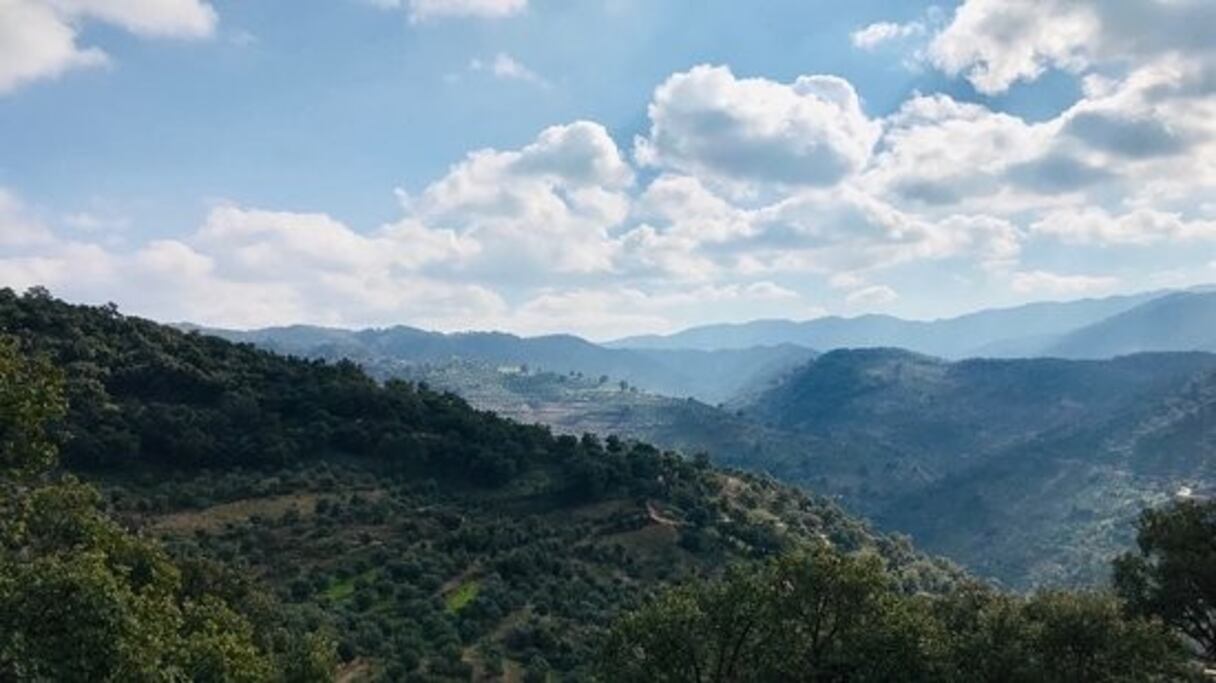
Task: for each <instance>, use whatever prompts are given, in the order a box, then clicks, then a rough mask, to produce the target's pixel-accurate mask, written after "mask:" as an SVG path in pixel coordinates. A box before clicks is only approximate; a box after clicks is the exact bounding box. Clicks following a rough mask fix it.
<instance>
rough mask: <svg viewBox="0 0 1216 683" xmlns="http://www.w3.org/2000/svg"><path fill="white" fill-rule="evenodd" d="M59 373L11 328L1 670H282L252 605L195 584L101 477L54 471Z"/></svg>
mask: <svg viewBox="0 0 1216 683" xmlns="http://www.w3.org/2000/svg"><path fill="white" fill-rule="evenodd" d="M60 382H61V380H60V379H59V377H58V376H57V374H56V373H55V372H53V371H52V370H51V369H50V367H49V366H48V364H47V363H46V362H45V361H44V360H41V359H39V360H30V359H28V358H26V357H25V356H24V355H23V354H22V353H21V352H20V351H19V349H18V345H17V342H16V341H14V340H12V339H0V434H4V435H5V438H4V439H3V440H0V459H2V461H3V462H4V464H5V466H6V475H5V476H3V477H2V478H0V494H2V495H0V520H2V523H0V679H4V680H63V681H157V680H182V679H188V680H193V681H268V680H275V679H276V678H277V676H276V670H275V661H274V659H273V654H272V653H270V652H268V651H267V650H266V649H265V648H264V647H262V646H260V645H259V643H258V638H257V635H258V634H257V633H255V627H254V624H253V623H251V621H250V620H249V619H248V618H247V617H246V616H245V615H243V614H241V613H239V612H237V611H235V610H234V609H232V608H231V607H230V606H228V605H227V604H226V603H225V602H224V601H223V600H221V599H220V598H218V597H217V596H215V595H209V594H206V593H202V592H198V591H194V590H191V589H190V587H189V586H187V585H186V584H185V583H184V582H183V574H182V571H181V570H180V569H179V568H178V567H177V566H176V565H175V564H174V563H173V562H172V561H171V560H170V558H169V556H168V555H167V554H166V553H165V552H164V550H163V549H162V548H161V547H160V546H158V545H157V544H155V543H152V542H149V541H147V540H144V539H142V538H140V537H138V536H136V535H133V534H131V533H129V532H127V531H125V530H124V529H123V528H121V527H120V526H119V525H118V524H117V523H116V522H115V521H114V520H112V519H111V518H110V517H108V516H107V515H106V514H105V513H104V512H103V511H102V510H101V508H100V502H101V500H100V496H99V494H98V492H97V491H96V490H95V489H94V488H93V487H91V486H88V485H85V484H82V483H80V482H79V481H77V480H76V479H74V478H72V477H70V476H69V477H63V478H55V477H53V476H51V475H50V474H49V473H48V468H49V467H50V466H51V465H52V463H53V460H54V456H55V448H54V446H53V444H52V443H51V442H50V441H49V440H48V439H47V436H46V431H45V424H46V422H47V421H49V420H53V419H57V418H59V417H60V416H61V415H62V414H63V411H64V405H63V402H62V399H61V398H60V397H61V389H60ZM322 671H325V670H324V669H322ZM286 680H296V679H286ZM298 680H304V678H300V679H298Z"/></svg>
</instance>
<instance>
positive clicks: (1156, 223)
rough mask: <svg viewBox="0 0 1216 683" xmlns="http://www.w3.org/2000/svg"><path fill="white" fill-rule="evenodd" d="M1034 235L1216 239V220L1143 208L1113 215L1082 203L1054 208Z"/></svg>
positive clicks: (1084, 239) (1118, 240)
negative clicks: (1192, 218)
mask: <svg viewBox="0 0 1216 683" xmlns="http://www.w3.org/2000/svg"><path fill="white" fill-rule="evenodd" d="M1030 231H1031V233H1032V234H1035V235H1043V236H1049V237H1055V238H1058V239H1059V240H1061V241H1063V242H1066V243H1070V244H1104V245H1109V244H1132V245H1135V244H1152V243H1156V242H1163V241H1171V242H1182V241H1195V240H1216V220H1204V219H1194V220H1187V219H1185V218H1184V217H1183V216H1182V215H1180V214H1178V213H1172V212H1166V211H1159V210H1155V209H1148V208H1140V209H1134V210H1132V211H1129V212H1127V213H1124V214H1121V215H1118V216H1113V215H1111V214H1110V213H1108V212H1107V211H1106V210H1105V209H1101V208H1098V207H1083V208H1072V209H1062V210H1059V211H1053V212H1051V213H1049V214H1047V215H1045V216H1043V217H1042V218H1041V219H1039V220H1038V221H1036V222H1035V223H1033V224H1032V225H1031V226H1030Z"/></svg>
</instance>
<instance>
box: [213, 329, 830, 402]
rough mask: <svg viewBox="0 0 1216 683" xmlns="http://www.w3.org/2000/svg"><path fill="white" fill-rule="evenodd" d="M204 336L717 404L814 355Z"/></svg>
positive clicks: (336, 334) (489, 337) (458, 337)
mask: <svg viewBox="0 0 1216 683" xmlns="http://www.w3.org/2000/svg"><path fill="white" fill-rule="evenodd" d="M205 331H206V332H207V333H208V334H215V335H217V336H220V337H223V338H225V339H228V340H230V341H238V342H249V343H253V344H257V345H258V346H261V347H263V348H266V349H270V350H271V351H275V352H278V353H284V354H291V355H296V356H306V357H310V358H322V359H326V360H341V359H349V360H354V361H356V362H358V363H359V364H361V365H369V366H371V365H378V366H381V367H382V368H384V369H386V370H387V369H391V368H393V367H399V368H406V369H408V368H410V367H412V366H418V365H443V364H447V363H450V362H452V361H462V362H470V363H477V364H482V365H486V366H489V367H500V366H505V367H514V368H519V367H522V368H528V369H531V370H542V369H546V370H550V371H558V372H561V373H566V372H571V371H573V372H578V373H582V374H584V375H587V376H589V377H600V376H607V377H611V378H612V381H613V382H617V381H624V382H627V383H628V384H630V385H634V386H638V387H640V388H642V389H645V390H648V391H654V392H658V393H661V394H666V395H668V396H678V397H681V398H683V397H687V396H692V397H696V398H698V399H700V400H702V401H708V402H711V403H716V402H719V401H725V400H727V399H728V398H731V397H734V396H737V395H738V394H740V393H743V392H746V391H747V390H748V389H749V388H751V387H752V386H753V385H754V384H755V383H757V382H764V381H765V380H767V379H769V378H771V377H775V376H778V375H780V374H781V373H783V372H785V371H787V370H790V369H792V368H794V367H796V366H798V365H801V364H802V363H804V362H806V361H807V360H809V359H810V358H811V357H813V356H814V353H813V352H811V351H810V350H808V349H806V348H803V347H801V346H795V345H791V344H775V345H771V346H756V347H753V348H747V349H729V350H722V351H698V350H692V351H689V350H635V349H609V348H605V347H602V346H598V345H596V344H592V343H591V342H588V341H586V340H584V339H580V338H578V337H574V336H571V335H550V336H544V337H517V336H515V335H511V334H503V333H500V332H466V333H460V334H441V333H438V332H428V331H425V330H419V329H416V328H412V327H404V326H398V327H391V328H386V329H367V330H341V329H331V328H323V327H310V326H305V325H299V326H295V327H277V328H268V329H263V330H252V331H248V332H241V331H235V330H205Z"/></svg>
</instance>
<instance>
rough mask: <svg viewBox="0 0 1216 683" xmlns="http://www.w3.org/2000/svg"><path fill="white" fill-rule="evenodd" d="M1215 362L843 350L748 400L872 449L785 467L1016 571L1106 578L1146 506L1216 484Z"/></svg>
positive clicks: (976, 558) (1007, 575) (1203, 357)
mask: <svg viewBox="0 0 1216 683" xmlns="http://www.w3.org/2000/svg"><path fill="white" fill-rule="evenodd" d="M1214 371H1216V356H1212V355H1208V354H1200V353H1187V354H1142V355H1136V356H1129V357H1124V358H1119V359H1115V360H1111V361H1067V360H1057V359H1032V360H972V361H963V362H957V363H949V362H946V361H941V360H937V359H934V358H929V357H925V356H919V355H916V354H911V353H908V352H904V351H897V350H882V349H874V350H864V351H838V352H832V353H829V354H825V355H824V356H822V357H821V358H819V359H818V360H817V361H815V362H813V363H811V364H810V365H808V366H807V367H806V368H804V369H803V370H802V371H801V372H798V373H796V374H794V375H793V376H792V377H791V378H790V379H789V380H788V381H787V382H785V383H783V384H782V385H780V386H778V387H776V388H774V389H773V390H771V391H770V392H768V393H766V394H764V395H762V396H761V397H759V398H758V399H757V400H756V401H755V402H754V403H753V404H752V405H751V406H749V407H748V408H747V412H748V413H749V414H750V415H752V416H753V417H754V418H756V419H759V420H762V421H766V422H768V423H771V424H772V425H774V426H776V427H778V428H782V429H788V430H794V431H797V432H799V433H803V434H807V435H812V436H816V437H818V438H822V439H830V440H833V441H843V442H849V443H853V444H855V445H857V446H858V447H859V448H858V449H856V450H855V451H854V453H853V458H851V459H849V460H847V461H845V460H840V459H832V458H828V459H823V458H820V459H816V461H814V462H813V463H810V464H808V466H807V467H806V468H805V470H804V471H803V472H801V473H799V472H790V471H788V470H782V469H779V468H772V471H773V473H774V474H776V475H777V476H779V477H784V478H786V479H788V480H791V481H800V482H804V483H813V484H814V485H816V486H817V487H818V489H819V490H823V491H831V492H836V493H839V494H841V495H842V496H844V498H845V501H846V502H847V504H848V505H849V506H851V507H852V508H854V509H856V510H859V511H862V512H864V513H867V514H869V515H872V516H874V517H875V518H876V519H877V520H879V521H880V522H881V523H882V524H883V525H885V526H886V527H888V528H891V529H897V530H900V531H905V532H908V533H911V534H912V535H913V537H914V539H915V540H916V541H917V542H918V543H919V544H921V545H923V546H924V547H926V548H929V549H931V550H933V551H935V552H940V553H942V554H945V555H947V556H949V557H952V558H954V559H956V560H959V561H960V562H963V563H964V564H965V565H967V566H969V567H971V568H973V569H975V570H976V571H978V572H981V573H986V574H989V575H992V576H996V577H999V578H1001V579H1003V580H1005V581H1007V582H1009V583H1013V584H1016V585H1032V584H1038V583H1059V582H1070V581H1087V580H1088V581H1092V580H1094V579H1095V578H1097V575H1098V573H1099V572H1101V571H1104V565H1105V562H1106V560H1107V559H1108V556H1109V555H1110V554H1111V553H1112V552H1114V551H1116V550H1118V549H1119V547H1120V546H1122V545H1125V544H1126V543H1128V542H1129V541H1130V534H1131V527H1130V521H1131V520H1132V519H1133V518H1134V516H1135V515H1136V514H1137V513H1138V511H1139V510H1140V508H1141V507H1142V506H1143V505H1145V504H1147V503H1157V502H1160V501H1162V500H1164V499H1165V498H1167V497H1168V496H1170V495H1172V494H1173V493H1174V492H1175V491H1176V490H1177V489H1178V488H1179V487H1180V486H1183V485H1197V484H1198V485H1203V484H1209V483H1212V482H1214V481H1216V479H1214V477H1216V467H1214V463H1213V461H1212V458H1211V457H1210V456H1211V454H1212V453H1213V449H1212V441H1213V438H1214V435H1216V422H1208V415H1209V412H1210V410H1211V408H1210V405H1211V404H1210V402H1209V397H1210V396H1211V393H1212V392H1213V391H1214V389H1212V388H1211V384H1212V382H1213V381H1216V379H1213V374H1212V373H1213V372H1214ZM867 443H868V444H870V447H869V448H861V447H860V446H861V445H863V444H867Z"/></svg>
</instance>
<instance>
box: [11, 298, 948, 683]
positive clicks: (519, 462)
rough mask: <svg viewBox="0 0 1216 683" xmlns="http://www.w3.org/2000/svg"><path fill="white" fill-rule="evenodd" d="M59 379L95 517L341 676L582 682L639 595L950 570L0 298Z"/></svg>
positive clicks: (930, 580)
mask: <svg viewBox="0 0 1216 683" xmlns="http://www.w3.org/2000/svg"><path fill="white" fill-rule="evenodd" d="M0 332H2V333H5V334H12V335H15V336H17V337H18V338H19V339H20V340H21V341H22V343H23V345H24V346H25V348H26V350H27V351H28V352H31V353H36V354H44V355H46V356H47V357H49V358H50V359H51V360H52V361H53V362H54V363H55V364H56V365H58V366H59V367H60V368H62V370H63V371H64V373H65V374H66V378H67V393H68V400H69V412H68V415H67V417H66V419H65V421H64V422H63V424H62V425H60V426H59V429H58V432H59V434H60V435H61V437H62V439H61V440H62V442H63V443H62V453H63V457H64V460H65V462H66V463H67V464H68V466H69V467H70V468H72V469H75V470H76V471H78V472H81V473H83V474H85V475H86V476H88V477H89V478H92V479H94V480H97V481H99V482H101V483H102V484H103V485H104V486H105V487H106V490H107V494H108V499H109V501H110V503H111V505H112V507H113V509H114V511H115V513H116V514H118V515H119V516H121V517H122V518H124V519H126V520H128V521H129V522H130V523H132V524H135V525H138V526H141V527H143V528H144V529H145V530H146V531H147V532H148V533H152V534H156V535H158V536H161V537H163V538H165V539H167V540H168V541H169V542H170V543H171V545H172V547H174V548H178V549H181V550H183V551H185V550H190V551H199V552H202V553H204V554H205V555H208V556H211V557H214V558H217V559H220V560H223V561H225V562H228V563H231V564H234V565H239V566H244V567H247V568H248V569H250V570H251V571H253V572H254V573H256V574H257V575H258V576H259V577H261V579H262V580H264V581H265V582H267V583H268V584H269V585H270V586H272V587H273V589H274V590H275V592H276V593H277V594H278V595H279V596H280V597H281V598H282V599H283V600H285V601H287V602H290V603H292V604H294V605H296V606H297V607H298V608H299V609H301V610H303V611H305V612H306V613H308V614H310V615H311V617H310V618H311V620H312V621H313V623H315V624H321V625H328V626H329V627H330V628H332V629H333V630H334V632H336V633H338V634H339V635H340V636H341V639H342V642H341V647H340V654H341V655H342V657H343V659H344V660H345V661H346V671H345V674H346V675H349V676H364V677H377V676H381V677H383V678H384V679H386V680H406V679H407V677H413V678H416V679H419V680H468V679H469V678H470V676H472V675H475V674H476V675H491V676H498V675H503V676H505V677H507V678H510V679H518V678H519V677H520V676H521V675H522V674H523V673H524V672H525V671H527V672H528V673H529V674H530V675H535V676H538V677H542V678H543V677H547V676H550V675H552V674H557V675H559V676H560V675H570V676H573V677H575V678H584V677H585V675H586V667H587V665H588V663H589V659H590V656H591V652H592V651H593V649H594V648H595V647H596V645H597V643H598V642H599V640H600V639H601V638H602V635H603V633H604V625H605V624H607V623H608V622H609V620H610V619H611V618H612V617H613V616H614V615H615V614H616V613H617V612H618V611H620V610H622V609H629V608H631V607H633V606H635V605H637V604H638V603H639V601H640V600H642V599H643V598H644V597H645V596H646V595H648V594H650V593H652V592H653V591H655V590H658V589H660V588H661V587H663V586H665V585H668V584H670V583H671V582H673V581H678V580H680V579H682V578H686V577H690V576H692V575H695V574H702V573H704V574H713V573H716V572H718V571H720V570H721V568H722V567H724V566H726V565H728V564H730V563H731V562H732V561H735V560H741V559H744V558H754V557H764V556H767V555H770V554H772V553H776V552H780V551H781V550H782V549H786V548H789V547H791V546H797V545H799V544H803V543H811V542H818V540H819V539H826V540H827V541H829V542H830V543H831V544H833V545H834V546H836V547H838V548H842V549H846V550H859V549H865V548H868V549H872V550H874V551H876V552H878V553H879V554H881V555H882V556H884V557H885V558H886V559H887V561H888V562H889V563H890V565H891V566H892V567H893V568H894V569H895V571H896V572H897V574H898V576H899V580H900V581H901V583H902V585H903V586H904V587H905V588H906V589H908V590H914V589H924V588H927V589H930V590H935V589H939V588H941V587H943V586H944V585H946V584H948V583H950V582H951V581H953V580H954V578H955V577H956V576H957V573H956V572H955V571H954V570H952V569H951V568H950V567H949V566H948V565H946V564H944V563H941V562H938V561H933V560H929V559H927V558H925V557H924V556H921V555H918V554H917V553H915V552H914V551H913V550H912V549H911V547H910V546H909V545H908V544H907V543H906V541H901V540H898V539H895V538H891V537H886V536H882V535H878V534H874V533H872V532H871V531H869V530H868V529H867V528H866V526H865V525H863V524H862V523H860V522H858V521H856V520H855V519H853V518H851V517H849V516H848V515H846V514H844V513H843V512H842V511H841V510H840V509H839V508H838V507H836V506H835V505H834V504H832V503H831V502H829V501H827V500H824V499H820V498H817V497H811V496H808V495H806V494H804V493H801V492H798V491H797V490H795V489H792V488H787V487H784V486H780V485H778V484H776V483H774V482H772V481H771V480H767V479H762V478H758V477H755V476H750V475H745V474H742V473H738V472H728V471H722V470H716V469H713V468H711V467H709V465H708V464H707V463H705V462H704V461H693V460H688V459H685V458H682V457H680V456H678V455H675V454H672V453H664V452H660V451H658V450H657V449H655V448H653V447H650V446H647V445H645V444H639V443H624V442H622V441H620V440H618V439H611V438H610V439H607V440H604V441H601V440H600V439H598V438H594V437H585V438H582V439H578V438H575V437H572V436H562V437H557V436H554V435H552V434H551V433H550V432H549V431H548V430H547V429H543V428H538V427H528V426H521V425H518V424H516V423H513V422H510V421H507V420H504V419H501V418H498V417H496V416H493V415H491V414H489V413H483V412H478V411H475V410H472V409H471V408H469V407H468V405H467V404H466V403H465V402H464V401H462V400H460V399H458V398H457V397H455V396H454V395H451V394H442V393H437V392H434V391H431V390H428V389H426V388H423V387H418V386H415V385H412V384H409V383H406V382H400V381H396V382H388V383H385V384H379V383H377V382H375V381H373V380H372V379H371V378H369V377H367V376H366V375H364V374H363V373H362V372H361V371H360V370H359V369H358V368H357V367H355V366H354V365H353V364H350V363H339V364H336V365H331V364H327V363H324V362H320V361H308V360H301V359H290V358H284V357H280V356H276V355H273V354H271V353H268V352H265V351H260V350H256V349H255V348H253V347H251V346H248V345H236V344H232V343H230V342H226V341H223V340H220V339H218V338H214V337H208V336H203V335H199V334H187V333H183V332H180V331H178V330H175V329H172V328H168V327H164V326H160V325H156V324H154V323H151V322H148V321H143V320H138V319H134V318H128V317H124V316H122V315H120V314H118V312H117V311H115V310H113V309H109V308H89V307H76V306H69V305H67V304H64V303H61V302H58V301H55V300H52V299H50V298H48V297H46V296H45V295H42V294H38V293H33V294H29V295H26V296H22V297H19V296H16V295H14V294H13V293H12V292H11V291H9V290H0Z"/></svg>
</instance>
